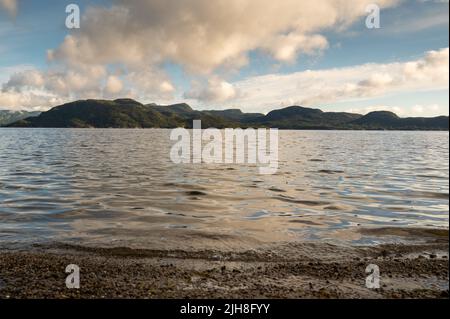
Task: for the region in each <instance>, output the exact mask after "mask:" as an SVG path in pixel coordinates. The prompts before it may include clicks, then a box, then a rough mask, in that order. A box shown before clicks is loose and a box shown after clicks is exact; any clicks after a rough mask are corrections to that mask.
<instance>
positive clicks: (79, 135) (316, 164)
mask: <svg viewBox="0 0 450 319" xmlns="http://www.w3.org/2000/svg"><path fill="white" fill-rule="evenodd" d="M169 135H170V130H114V129H105V130H88V129H86V130H75V129H0V245H3V246H7V247H12V246H14V245H19V246H20V245H24V244H30V243H46V242H67V243H73V244H82V245H100V246H128V247H144V248H179V249H188V248H199V247H202V248H222V249H225V248H229V249H235V248H251V247H255V246H256V245H261V244H266V243H274V242H284V241H315V240H320V241H330V242H338V241H339V242H350V243H366V242H373V241H377V240H380V241H382V240H383V239H373V238H372V239H370V238H369V239H368V238H365V237H364V236H362V235H361V234H360V233H359V232H358V230H359V229H360V228H366V227H392V226H393V227H406V226H408V227H446V228H448V223H449V220H448V217H449V197H448V196H449V166H448V165H449V134H448V132H351V131H349V132H341V131H281V132H280V133H279V135H280V141H279V145H280V150H279V160H280V163H279V171H278V173H277V174H276V175H267V176H265V175H259V174H258V169H257V167H256V166H255V165H218V164H215V165H207V164H183V165H179V164H173V163H172V162H171V161H170V157H169V152H170V148H171V147H172V144H173V142H171V141H170V139H169Z"/></svg>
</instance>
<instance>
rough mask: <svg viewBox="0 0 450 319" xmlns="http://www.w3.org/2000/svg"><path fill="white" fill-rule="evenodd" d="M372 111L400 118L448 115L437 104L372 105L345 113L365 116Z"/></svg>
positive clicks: (347, 110)
mask: <svg viewBox="0 0 450 319" xmlns="http://www.w3.org/2000/svg"><path fill="white" fill-rule="evenodd" d="M374 111H391V112H394V113H396V114H397V115H399V116H401V117H433V116H440V115H445V114H446V115H448V107H446V106H441V105H439V104H431V105H419V104H417V105H413V106H412V107H399V106H389V105H373V106H368V107H363V108H350V109H346V110H345V112H350V113H358V114H367V113H370V112H374Z"/></svg>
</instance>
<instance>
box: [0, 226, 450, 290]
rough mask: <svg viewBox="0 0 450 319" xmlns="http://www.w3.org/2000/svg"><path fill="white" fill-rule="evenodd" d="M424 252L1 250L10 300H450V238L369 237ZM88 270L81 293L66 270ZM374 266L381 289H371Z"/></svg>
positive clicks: (409, 232)
mask: <svg viewBox="0 0 450 319" xmlns="http://www.w3.org/2000/svg"><path fill="white" fill-rule="evenodd" d="M361 232H362V233H366V234H370V235H372V236H381V237H382V236H398V238H403V239H405V238H407V239H408V240H410V239H414V240H415V242H416V243H414V244H413V243H411V244H409V243H407V242H405V241H402V242H403V243H402V244H384V245H377V246H343V245H340V246H338V245H332V244H325V243H286V244H277V245H274V246H269V245H267V246H265V247H261V248H259V249H255V250H246V251H241V252H239V251H236V252H230V251H216V250H197V251H186V250H157V249H155V250H146V249H130V248H120V247H119V248H95V247H82V246H75V245H67V244H51V245H45V246H43V245H39V246H38V245H36V246H34V247H32V248H27V249H23V250H13V251H8V250H7V249H2V250H0V298H3V299H5V298H8V299H9V298H63V299H65V298H150V299H153V298H170V299H171V298H244V299H252V298H293V299H296V298H448V286H449V279H448V230H446V229H438V230H437V229H435V230H433V229H411V228H410V229H405V228H402V229H395V228H384V229H365V230H361ZM69 264H77V265H78V266H79V267H80V269H81V288H80V289H79V290H70V289H67V288H66V286H65V278H66V276H67V274H66V273H65V268H66V266H67V265H69ZM369 264H375V265H377V266H379V268H380V272H381V287H380V288H379V289H368V288H366V287H365V278H366V276H368V274H367V273H366V272H365V270H366V267H367V266H368V265H369Z"/></svg>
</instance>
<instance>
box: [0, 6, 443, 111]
mask: <svg viewBox="0 0 450 319" xmlns="http://www.w3.org/2000/svg"><path fill="white" fill-rule="evenodd" d="M69 4H76V5H78V6H79V8H80V15H81V21H80V28H79V29H69V28H67V26H66V18H67V16H68V13H66V6H67V5H69ZM371 4H376V5H377V6H378V7H379V8H380V28H371V29H369V28H367V26H366V20H367V17H368V15H369V13H368V12H367V10H366V9H367V7H368V5H371ZM448 6H449V3H448V0H377V1H376V0H351V1H350V0H320V1H318V0H279V1H273V0H184V1H180V0H94V1H86V0H79V1H76V0H71V1H64V0H40V1H33V0H0V109H10V110H42V111H44V110H48V109H50V108H51V107H54V106H57V105H60V104H63V103H66V102H69V101H73V100H78V99H89V98H101V99H115V98H124V97H128V98H134V99H136V100H138V101H140V102H142V103H157V104H162V105H165V104H173V103H179V102H187V103H189V104H190V105H191V106H192V107H193V108H195V109H199V110H204V109H226V108H240V109H241V110H243V111H245V112H261V113H267V112H269V111H271V110H273V109H278V108H281V107H286V106H291V105H301V106H305V107H314V108H320V109H322V110H324V111H345V112H356V113H363V114H365V113H368V112H371V111H375V110H389V111H393V112H396V113H397V114H399V115H400V116H404V117H407V116H437V115H448V113H449V70H448V68H449V44H448V42H449V33H448V32H449V31H448V27H449V8H448Z"/></svg>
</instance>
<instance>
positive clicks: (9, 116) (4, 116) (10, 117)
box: [0, 110, 40, 126]
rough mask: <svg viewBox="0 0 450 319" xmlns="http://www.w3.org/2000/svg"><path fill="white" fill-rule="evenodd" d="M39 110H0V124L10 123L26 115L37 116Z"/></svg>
mask: <svg viewBox="0 0 450 319" xmlns="http://www.w3.org/2000/svg"><path fill="white" fill-rule="evenodd" d="M39 114H40V112H26V111H7V110H0V126H3V125H7V124H11V123H14V122H17V121H19V120H22V119H25V118H27V117H33V116H38V115H39Z"/></svg>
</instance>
